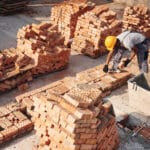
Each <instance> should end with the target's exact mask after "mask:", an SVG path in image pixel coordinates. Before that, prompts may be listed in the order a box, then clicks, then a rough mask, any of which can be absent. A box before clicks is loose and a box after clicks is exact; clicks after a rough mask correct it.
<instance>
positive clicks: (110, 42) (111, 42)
mask: <svg viewBox="0 0 150 150" xmlns="http://www.w3.org/2000/svg"><path fill="white" fill-rule="evenodd" d="M116 44H117V38H116V36H107V37H106V39H105V46H106V48H107V50H108V51H112V50H113V49H114V48H115V46H116Z"/></svg>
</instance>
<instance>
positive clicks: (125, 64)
mask: <svg viewBox="0 0 150 150" xmlns="http://www.w3.org/2000/svg"><path fill="white" fill-rule="evenodd" d="M130 62H131V60H130V59H127V60H125V61H124V67H127V66H128V64H129V63H130Z"/></svg>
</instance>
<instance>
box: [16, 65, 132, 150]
mask: <svg viewBox="0 0 150 150" xmlns="http://www.w3.org/2000/svg"><path fill="white" fill-rule="evenodd" d="M130 75H131V74H130V73H129V72H122V73H113V74H105V73H103V72H102V66H97V67H94V68H91V69H88V70H86V71H83V72H80V73H78V74H77V75H76V77H66V78H64V79H62V80H60V81H57V82H54V83H52V84H50V85H48V86H45V87H42V88H41V89H37V90H35V91H32V92H29V93H26V94H24V95H21V96H19V97H17V98H16V100H17V101H18V102H19V103H22V104H24V105H26V106H27V109H28V112H29V113H30V114H31V115H32V119H33V121H34V122H35V129H36V131H37V134H38V135H39V137H40V142H39V145H38V146H37V147H36V148H35V149H39V150H42V149H52V150H53V149H66V150H67V149H69V150H71V149H73V150H74V149H79V150H80V149H81V150H84V149H88V150H92V149H95V150H96V149H116V147H117V145H118V142H119V138H118V133H117V130H116V127H115V118H114V116H113V115H112V114H111V113H110V106H109V105H108V104H107V103H104V102H103V101H102V97H105V96H106V95H108V94H110V93H111V91H112V90H113V89H115V88H117V87H119V86H121V85H123V84H124V83H125V82H126V81H127V80H128V78H129V77H130ZM33 108H34V109H33Z"/></svg>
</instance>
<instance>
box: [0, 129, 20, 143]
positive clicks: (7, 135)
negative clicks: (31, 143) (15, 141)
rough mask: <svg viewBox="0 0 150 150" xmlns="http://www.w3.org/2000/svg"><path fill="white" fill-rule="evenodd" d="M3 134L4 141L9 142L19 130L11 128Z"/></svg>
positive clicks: (2, 132)
mask: <svg viewBox="0 0 150 150" xmlns="http://www.w3.org/2000/svg"><path fill="white" fill-rule="evenodd" d="M1 134H2V135H3V136H4V141H7V140H9V139H10V138H14V137H16V136H17V134H18V129H17V128H16V127H15V126H11V127H9V128H7V129H5V130H3V131H1Z"/></svg>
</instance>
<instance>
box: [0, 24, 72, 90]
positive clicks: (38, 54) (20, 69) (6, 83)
mask: <svg viewBox="0 0 150 150" xmlns="http://www.w3.org/2000/svg"><path fill="white" fill-rule="evenodd" d="M69 56H70V49H68V48H66V47H65V46H64V37H62V36H61V34H60V33H59V32H58V31H57V27H56V26H52V25H51V24H48V23H41V24H38V25H35V24H33V25H27V26H26V27H23V28H22V29H20V30H19V32H18V45H17V48H10V49H6V50H3V51H1V53H0V92H4V91H7V90H10V89H12V88H15V87H16V86H18V85H19V86H20V85H21V84H23V83H25V82H27V81H31V80H32V77H33V76H37V75H39V74H43V73H46V72H53V71H57V70H61V69H64V68H65V67H66V66H67V65H68V62H69ZM26 87H27V86H26ZM20 88H21V89H24V86H20Z"/></svg>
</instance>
